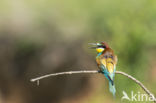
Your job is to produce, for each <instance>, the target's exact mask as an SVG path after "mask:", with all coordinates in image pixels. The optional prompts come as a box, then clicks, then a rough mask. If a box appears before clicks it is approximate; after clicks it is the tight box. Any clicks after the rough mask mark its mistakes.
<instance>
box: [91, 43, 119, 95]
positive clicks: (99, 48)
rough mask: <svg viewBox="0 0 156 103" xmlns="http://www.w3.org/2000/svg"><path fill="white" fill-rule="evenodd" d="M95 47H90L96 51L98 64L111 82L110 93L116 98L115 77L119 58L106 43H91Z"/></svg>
mask: <svg viewBox="0 0 156 103" xmlns="http://www.w3.org/2000/svg"><path fill="white" fill-rule="evenodd" d="M89 44H91V45H93V47H90V48H92V49H96V52H97V56H96V63H97V66H98V68H99V69H100V71H101V72H102V73H103V74H104V76H105V77H106V78H107V79H108V81H109V91H110V92H111V93H112V94H113V96H114V97H115V93H116V89H115V84H114V77H115V71H116V64H117V56H116V55H115V54H114V51H113V50H112V49H111V48H110V47H109V45H108V44H107V43H106V42H100V43H89Z"/></svg>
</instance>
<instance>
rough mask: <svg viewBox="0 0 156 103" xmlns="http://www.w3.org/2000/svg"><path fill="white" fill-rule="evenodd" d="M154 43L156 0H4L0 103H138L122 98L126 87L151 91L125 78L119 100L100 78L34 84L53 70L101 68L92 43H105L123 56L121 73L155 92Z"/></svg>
mask: <svg viewBox="0 0 156 103" xmlns="http://www.w3.org/2000/svg"><path fill="white" fill-rule="evenodd" d="M155 39H156V0H64V1H63V0H62V1H61V0H37V1H35V0H1V1H0V103H105V102H106V103H121V102H122V103H131V102H129V101H127V100H124V101H121V97H122V96H123V94H122V91H123V90H124V91H125V92H127V93H128V95H130V93H131V91H134V92H135V93H138V92H140V93H145V92H144V91H143V90H142V89H141V88H140V87H139V86H138V85H136V84H135V83H134V82H133V81H132V80H130V79H128V78H126V77H124V76H121V75H116V77H115V84H116V89H117V93H116V98H115V99H113V96H112V94H111V93H110V92H109V90H108V82H107V80H106V79H105V77H104V76H103V75H101V74H75V75H69V76H59V77H51V78H47V79H43V80H41V81H40V85H39V86H37V85H36V83H31V82H30V79H31V78H34V77H37V76H41V75H44V74H49V73H53V72H61V71H69V70H97V69H98V68H97V66H96V63H95V55H96V53H95V51H94V50H90V49H88V45H87V44H88V43H90V42H100V41H106V42H107V43H108V44H109V45H110V46H111V48H113V50H114V51H115V53H116V54H117V55H118V65H117V70H120V71H123V72H126V73H128V74H130V75H132V76H134V77H136V78H137V79H138V80H140V81H141V82H142V83H143V84H144V85H145V86H146V87H147V88H148V89H149V90H150V91H151V92H152V93H154V94H155V95H156V40H155ZM134 103H135V102H134ZM139 103H140V102H139ZM147 103H148V102H147ZM149 103H150V102H149Z"/></svg>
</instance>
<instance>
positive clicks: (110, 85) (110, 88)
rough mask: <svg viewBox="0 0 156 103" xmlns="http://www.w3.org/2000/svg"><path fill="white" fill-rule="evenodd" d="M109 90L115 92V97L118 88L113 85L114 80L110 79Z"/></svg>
mask: <svg viewBox="0 0 156 103" xmlns="http://www.w3.org/2000/svg"><path fill="white" fill-rule="evenodd" d="M109 91H110V92H111V93H112V94H113V96H114V97H115V93H116V89H115V85H114V84H113V85H112V82H111V81H109Z"/></svg>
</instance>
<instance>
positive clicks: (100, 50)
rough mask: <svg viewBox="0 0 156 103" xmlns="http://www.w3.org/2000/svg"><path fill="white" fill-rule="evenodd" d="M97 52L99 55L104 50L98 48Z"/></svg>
mask: <svg viewBox="0 0 156 103" xmlns="http://www.w3.org/2000/svg"><path fill="white" fill-rule="evenodd" d="M96 51H97V52H98V53H101V52H103V51H104V48H96Z"/></svg>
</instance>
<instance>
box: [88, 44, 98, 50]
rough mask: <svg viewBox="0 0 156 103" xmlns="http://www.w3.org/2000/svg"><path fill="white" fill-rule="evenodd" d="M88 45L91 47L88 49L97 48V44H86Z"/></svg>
mask: <svg viewBox="0 0 156 103" xmlns="http://www.w3.org/2000/svg"><path fill="white" fill-rule="evenodd" d="M88 44H89V45H92V47H89V48H90V49H95V48H97V43H88Z"/></svg>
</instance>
